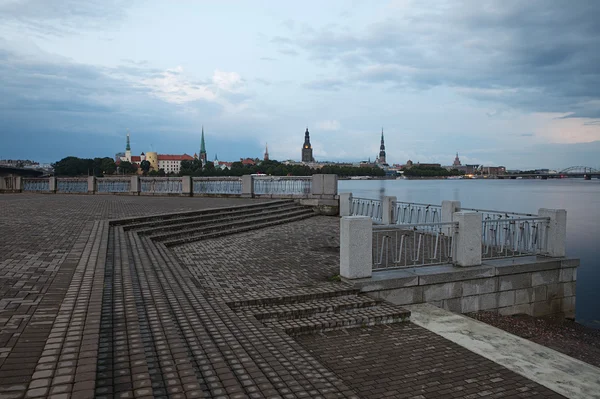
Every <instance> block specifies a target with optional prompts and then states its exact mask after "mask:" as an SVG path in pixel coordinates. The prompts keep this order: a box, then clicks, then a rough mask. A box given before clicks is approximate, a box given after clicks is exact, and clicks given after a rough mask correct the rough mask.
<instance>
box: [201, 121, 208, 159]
mask: <svg viewBox="0 0 600 399" xmlns="http://www.w3.org/2000/svg"><path fill="white" fill-rule="evenodd" d="M206 160H207V158H206V144H205V143H204V126H202V139H201V140H200V161H201V162H202V166H204V165H206Z"/></svg>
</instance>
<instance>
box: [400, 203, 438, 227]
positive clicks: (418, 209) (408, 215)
mask: <svg viewBox="0 0 600 399" xmlns="http://www.w3.org/2000/svg"><path fill="white" fill-rule="evenodd" d="M392 205H393V207H392V212H393V213H392V221H393V222H394V223H395V224H423V223H440V222H441V221H442V207H441V206H440V205H431V204H417V203H412V202H400V201H395V202H393V203H392Z"/></svg>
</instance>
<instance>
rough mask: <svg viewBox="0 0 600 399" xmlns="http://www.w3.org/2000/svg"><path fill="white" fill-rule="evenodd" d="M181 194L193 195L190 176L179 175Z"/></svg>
mask: <svg viewBox="0 0 600 399" xmlns="http://www.w3.org/2000/svg"><path fill="white" fill-rule="evenodd" d="M181 195H183V196H186V197H189V196H191V195H193V191H192V176H182V177H181Z"/></svg>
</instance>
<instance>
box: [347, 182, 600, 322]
mask: <svg viewBox="0 0 600 399" xmlns="http://www.w3.org/2000/svg"><path fill="white" fill-rule="evenodd" d="M338 187H339V192H340V193H343V192H352V194H353V196H355V197H363V198H379V197H380V192H382V190H383V192H384V193H385V194H384V195H394V196H396V197H397V199H398V201H404V202H420V203H427V204H441V203H442V200H455V201H460V202H461V204H462V206H463V207H465V208H480V209H490V210H499V211H511V212H523V213H537V211H538V209H539V208H555V209H566V210H567V255H568V256H570V257H574V258H579V259H581V265H580V266H579V268H578V270H577V299H576V319H577V321H578V322H579V323H582V324H585V325H589V326H592V327H595V328H600V180H598V179H592V180H583V179H548V180H536V179H522V180H340V182H339V184H338Z"/></svg>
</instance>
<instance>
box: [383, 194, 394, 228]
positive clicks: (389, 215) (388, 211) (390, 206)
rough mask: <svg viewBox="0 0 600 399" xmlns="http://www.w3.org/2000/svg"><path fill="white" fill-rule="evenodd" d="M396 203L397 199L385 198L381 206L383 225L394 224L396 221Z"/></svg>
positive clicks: (392, 197)
mask: <svg viewBox="0 0 600 399" xmlns="http://www.w3.org/2000/svg"><path fill="white" fill-rule="evenodd" d="M395 202H396V197H394V196H386V197H383V203H382V204H381V206H382V207H383V209H382V212H383V213H382V217H381V223H382V224H394V223H396V221H395V220H394V203H395Z"/></svg>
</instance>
